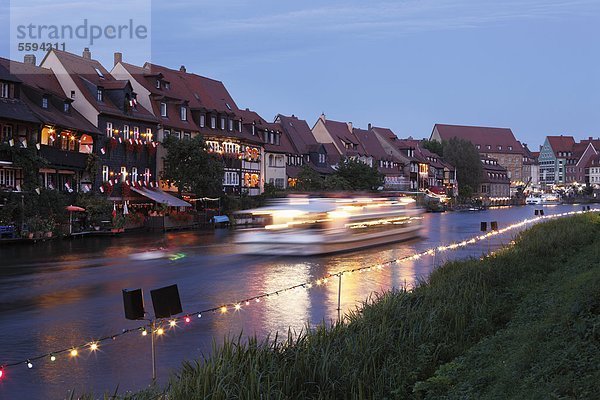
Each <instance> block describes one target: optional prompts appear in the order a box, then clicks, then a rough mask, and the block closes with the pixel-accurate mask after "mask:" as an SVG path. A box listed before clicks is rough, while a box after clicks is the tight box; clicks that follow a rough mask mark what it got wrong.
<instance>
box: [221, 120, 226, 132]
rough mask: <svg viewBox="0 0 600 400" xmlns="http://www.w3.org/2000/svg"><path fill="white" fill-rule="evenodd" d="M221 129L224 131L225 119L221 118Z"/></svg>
mask: <svg viewBox="0 0 600 400" xmlns="http://www.w3.org/2000/svg"><path fill="white" fill-rule="evenodd" d="M221 129H222V130H225V118H224V117H221Z"/></svg>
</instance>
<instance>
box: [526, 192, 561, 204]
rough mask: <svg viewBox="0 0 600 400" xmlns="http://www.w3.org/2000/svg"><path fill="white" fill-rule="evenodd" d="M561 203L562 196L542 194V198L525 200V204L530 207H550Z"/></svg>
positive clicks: (536, 197)
mask: <svg viewBox="0 0 600 400" xmlns="http://www.w3.org/2000/svg"><path fill="white" fill-rule="evenodd" d="M561 203H562V201H561V199H560V196H558V195H556V194H550V193H546V194H542V195H541V196H529V197H527V199H525V204H528V205H550V204H561Z"/></svg>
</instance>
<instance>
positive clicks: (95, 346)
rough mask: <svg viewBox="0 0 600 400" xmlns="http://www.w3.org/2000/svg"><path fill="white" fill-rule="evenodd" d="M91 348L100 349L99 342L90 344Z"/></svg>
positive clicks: (93, 349) (92, 349)
mask: <svg viewBox="0 0 600 400" xmlns="http://www.w3.org/2000/svg"><path fill="white" fill-rule="evenodd" d="M90 350H91V351H96V350H98V343H92V344H90Z"/></svg>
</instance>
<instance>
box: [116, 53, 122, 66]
mask: <svg viewBox="0 0 600 400" xmlns="http://www.w3.org/2000/svg"><path fill="white" fill-rule="evenodd" d="M114 60H115V63H114V66H117V64H118V63H120V62H123V53H120V52H115V57H114Z"/></svg>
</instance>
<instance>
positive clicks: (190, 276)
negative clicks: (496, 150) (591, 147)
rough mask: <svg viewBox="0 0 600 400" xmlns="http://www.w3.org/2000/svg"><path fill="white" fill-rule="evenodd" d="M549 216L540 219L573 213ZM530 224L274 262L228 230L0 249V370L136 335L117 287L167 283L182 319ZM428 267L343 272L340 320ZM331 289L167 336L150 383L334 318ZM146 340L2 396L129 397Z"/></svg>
mask: <svg viewBox="0 0 600 400" xmlns="http://www.w3.org/2000/svg"><path fill="white" fill-rule="evenodd" d="M578 209H579V207H569V206H559V207H553V208H552V209H548V211H547V214H552V213H559V212H564V211H572V210H578ZM532 216H533V209H532V208H529V207H522V208H512V209H497V210H490V211H485V212H479V213H448V214H435V215H431V214H430V215H426V217H425V219H424V220H423V223H424V237H423V238H421V239H419V240H413V241H411V242H406V243H401V244H394V245H388V246H382V247H377V248H373V249H368V250H363V251H359V252H355V253H351V254H341V255H332V256H328V257H312V258H305V259H300V260H299V259H282V258H275V257H271V258H262V257H242V256H237V255H235V251H234V249H233V248H232V246H231V245H230V244H229V240H230V237H229V232H228V231H226V230H221V231H217V232H216V234H214V235H212V234H206V233H198V232H175V233H169V234H166V235H158V236H156V235H136V236H133V235H129V236H128V235H125V236H123V237H121V238H89V239H83V240H73V241H53V242H46V243H40V244H39V245H36V246H34V247H30V246H16V247H2V248H0V251H1V252H2V257H0V363H10V362H12V361H18V360H22V359H27V358H28V357H31V356H34V355H38V354H43V353H46V352H48V351H51V350H54V349H62V348H68V347H69V346H73V345H77V344H82V343H85V342H86V341H91V340H94V339H97V338H99V337H103V336H106V335H110V334H112V333H116V332H121V330H122V329H124V328H134V327H136V326H139V322H136V321H127V320H125V318H124V315H123V305H122V297H121V289H123V288H138V287H141V288H143V289H144V295H145V301H146V307H147V308H148V309H151V302H150V298H149V291H150V290H151V289H154V288H159V287H162V286H166V285H170V284H177V285H178V286H179V292H180V294H181V298H182V304H183V306H184V310H185V311H188V312H191V311H195V310H203V309H208V308H212V307H214V306H217V305H220V304H225V303H226V304H229V303H231V302H234V301H238V300H243V299H245V298H247V297H252V296H256V295H260V294H263V293H266V292H273V291H277V290H279V289H282V288H286V287H288V286H292V285H295V284H298V283H302V282H308V281H311V280H314V279H317V278H320V277H323V276H325V275H326V274H328V273H336V272H338V271H343V270H348V269H355V268H360V267H363V266H365V265H374V264H379V263H383V262H386V261H390V260H395V259H399V258H403V257H406V256H409V255H411V254H414V253H416V252H420V251H423V250H425V249H428V248H431V247H432V246H433V245H437V244H439V243H450V242H454V241H460V240H464V239H466V238H470V237H472V236H474V235H476V234H478V230H479V223H480V221H492V220H497V221H498V222H499V225H500V227H501V228H502V227H503V226H506V225H508V224H510V223H514V222H517V221H520V220H522V219H524V218H529V217H532ZM513 235H514V233H512V232H511V233H508V234H506V235H499V236H495V237H493V238H491V241H490V246H491V247H492V248H494V247H496V246H499V245H501V244H502V243H508V242H509V241H510V240H511V239H512V237H513ZM486 246H487V245H486V244H485V243H483V244H482V243H478V244H475V245H473V246H470V247H468V248H464V249H458V250H456V251H452V252H445V253H442V254H438V255H437V259H436V262H437V264H441V263H442V262H443V261H445V260H446V259H447V258H450V259H452V258H462V257H466V256H479V255H480V254H481V253H482V252H483V251H484V250H485V248H486ZM161 248H162V249H164V251H165V252H166V253H168V254H174V253H182V254H185V257H181V258H178V259H172V260H169V259H168V258H163V257H160V258H151V259H147V260H136V259H132V258H131V255H132V254H139V253H143V252H151V251H156V250H157V249H161ZM432 268H433V260H432V258H431V257H423V258H422V259H420V260H416V261H410V262H406V261H405V262H402V263H400V264H398V265H393V266H391V267H386V268H384V269H382V270H381V271H372V272H367V273H354V274H344V276H343V278H342V293H341V305H342V310H343V311H347V310H350V309H353V308H354V307H356V305H357V304H360V302H362V301H364V300H365V299H366V298H367V297H368V296H369V294H370V293H371V292H373V291H379V292H381V291H385V290H387V289H389V288H392V287H402V286H404V285H409V286H410V285H412V284H413V283H414V282H415V279H416V278H417V277H419V276H426V275H427V274H428V273H429V272H430V271H431V269H432ZM337 289H338V282H337V279H336V278H332V279H331V280H330V282H328V283H327V285H325V287H323V288H320V289H318V288H313V289H311V290H306V289H296V290H292V291H287V292H282V293H280V294H279V295H273V296H270V297H269V298H268V299H264V300H262V301H261V302H260V303H253V304H249V305H247V306H246V305H245V304H242V309H241V310H239V311H233V310H231V311H229V312H228V313H227V314H226V315H223V316H222V315H219V314H208V315H203V316H202V318H197V317H194V318H193V319H192V321H191V322H190V323H189V324H188V325H189V326H185V327H183V326H182V327H181V328H178V329H174V330H169V331H168V332H167V334H166V335H164V337H161V338H160V340H159V341H158V345H157V359H158V373H159V378H160V382H165V380H166V379H167V377H168V376H169V374H170V373H171V372H172V371H173V370H174V369H176V368H177V367H179V366H180V364H181V361H182V360H183V359H195V358H199V357H201V356H202V354H208V353H210V351H211V347H212V342H213V340H215V341H217V342H218V343H219V342H221V341H222V338H223V336H225V335H231V336H234V337H235V336H237V335H238V334H239V333H240V332H241V331H243V332H244V334H245V335H252V334H257V335H258V336H259V337H264V336H265V335H267V334H268V333H272V332H274V331H280V332H287V329H288V327H289V328H291V329H292V330H295V331H300V330H302V329H303V328H304V327H305V325H306V323H307V322H308V323H310V324H312V325H314V324H317V323H319V322H321V321H323V320H325V321H327V322H329V321H332V320H335V319H336V318H337V311H336V309H337V301H338V290H337ZM150 376H151V367H150V338H149V337H142V336H141V334H138V333H132V334H129V335H125V336H120V337H118V338H116V340H115V341H109V342H107V343H105V344H102V347H101V348H100V351H98V352H97V353H94V354H90V352H89V350H85V351H82V352H81V353H80V355H79V356H78V357H77V358H75V359H72V358H70V357H69V356H68V355H66V354H62V355H60V356H58V358H57V360H56V361H55V362H54V363H51V362H50V361H49V360H48V359H45V360H39V361H36V362H35V363H34V368H33V369H31V370H29V369H27V367H26V366H24V365H20V366H18V367H15V368H10V369H7V370H6V376H5V379H3V380H2V381H1V382H0V398H63V397H65V395H66V391H67V389H75V390H76V393H79V394H80V393H81V391H82V390H94V391H95V392H96V393H102V392H104V391H110V392H112V391H114V389H115V387H116V386H117V385H119V390H120V391H123V390H137V389H140V388H143V387H145V386H147V385H148V384H149V382H150V379H149V378H150Z"/></svg>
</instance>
